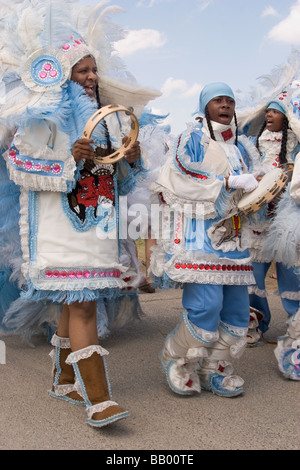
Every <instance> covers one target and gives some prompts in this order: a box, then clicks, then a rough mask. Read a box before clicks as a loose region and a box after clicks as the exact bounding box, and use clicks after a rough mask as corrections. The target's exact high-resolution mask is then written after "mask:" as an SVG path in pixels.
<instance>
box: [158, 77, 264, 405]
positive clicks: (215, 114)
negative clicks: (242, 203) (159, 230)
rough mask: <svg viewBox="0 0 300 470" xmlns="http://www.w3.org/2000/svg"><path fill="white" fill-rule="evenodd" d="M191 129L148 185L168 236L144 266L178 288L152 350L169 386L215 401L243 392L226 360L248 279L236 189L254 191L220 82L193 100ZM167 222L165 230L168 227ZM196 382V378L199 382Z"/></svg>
mask: <svg viewBox="0 0 300 470" xmlns="http://www.w3.org/2000/svg"><path fill="white" fill-rule="evenodd" d="M199 111H200V113H201V114H202V116H203V120H202V122H201V124H200V125H196V126H194V125H191V126H189V127H188V129H187V130H186V131H185V132H184V133H183V134H181V135H180V136H179V138H178V139H177V141H176V142H175V144H174V152H173V155H170V158H169V160H168V162H167V164H166V165H165V166H164V168H163V170H162V172H161V175H160V177H159V178H158V180H157V182H156V184H155V185H154V186H153V191H154V192H155V193H156V194H157V195H158V198H159V200H160V203H161V208H162V215H163V217H162V218H163V220H164V222H165V224H170V220H171V219H172V224H171V225H169V227H170V231H171V235H170V238H168V237H165V239H163V238H160V239H159V240H158V241H157V246H156V247H155V248H154V250H153V256H152V258H151V269H152V273H153V275H154V276H155V277H156V282H157V283H159V284H160V285H161V286H162V287H164V286H167V287H168V286H171V285H176V284H179V283H180V284H182V283H183V298H182V304H183V307H184V312H183V315H182V319H181V321H180V323H179V324H178V325H177V327H176V328H175V330H174V331H173V332H171V333H170V334H169V335H168V337H167V339H166V341H165V344H164V347H163V350H162V351H161V354H160V360H161V364H162V367H163V369H164V371H165V373H166V377H167V381H168V384H169V386H170V388H171V389H172V390H173V391H174V392H176V393H178V394H182V395H190V394H192V393H194V392H200V390H201V388H202V389H204V390H208V391H211V392H213V393H215V394H217V395H220V396H223V397H233V396H237V395H240V394H241V393H243V382H244V381H243V379H242V378H241V377H239V376H235V375H233V366H232V364H231V362H230V361H231V359H233V358H237V357H239V356H240V355H241V354H242V352H243V350H244V347H245V345H246V340H245V335H246V333H247V326H248V321H249V298H248V292H247V287H248V285H249V284H252V283H253V282H254V278H253V273H252V266H251V261H250V257H249V253H248V249H247V246H248V240H246V239H245V238H244V235H243V220H241V218H240V217H235V216H234V213H236V205H237V202H238V201H239V199H240V198H241V196H242V194H243V193H244V192H248V191H252V190H253V189H255V188H256V187H257V184H258V183H257V181H256V179H255V178H254V176H253V175H252V174H251V173H250V171H251V168H252V157H251V154H252V152H253V155H256V151H255V148H254V146H253V145H251V144H250V143H249V142H248V140H247V139H245V138H243V137H241V139H238V138H237V135H238V132H237V125H236V119H235V96H234V94H233V91H232V90H231V88H230V87H229V86H228V85H227V84H225V83H222V82H217V83H210V84H208V85H206V86H205V87H204V88H203V90H202V92H201V94H200V108H199ZM173 221H174V224H173ZM199 379H200V380H199Z"/></svg>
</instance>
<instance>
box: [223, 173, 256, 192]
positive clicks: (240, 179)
mask: <svg viewBox="0 0 300 470" xmlns="http://www.w3.org/2000/svg"><path fill="white" fill-rule="evenodd" d="M227 185H228V188H233V189H239V188H240V189H243V190H244V191H245V192H246V193H250V192H251V191H253V190H254V189H255V188H257V186H258V181H257V179H256V178H255V177H254V176H253V175H252V174H249V173H246V174H244V175H236V176H229V178H228V181H227Z"/></svg>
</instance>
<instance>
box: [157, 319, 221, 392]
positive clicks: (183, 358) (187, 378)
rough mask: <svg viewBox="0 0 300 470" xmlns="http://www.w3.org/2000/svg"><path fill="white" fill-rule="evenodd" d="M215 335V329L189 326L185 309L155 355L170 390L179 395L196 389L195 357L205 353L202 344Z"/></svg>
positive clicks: (197, 362) (211, 339)
mask: <svg viewBox="0 0 300 470" xmlns="http://www.w3.org/2000/svg"><path fill="white" fill-rule="evenodd" d="M217 337H218V335H217V333H212V332H209V331H205V330H201V329H200V328H197V327H195V326H193V325H192V324H191V323H190V322H189V320H188V318H187V313H186V312H184V313H183V315H182V318H181V321H180V323H179V324H178V325H177V327H176V328H175V330H174V331H172V333H170V334H169V335H168V336H167V338H166V341H165V344H164V347H163V349H162V351H161V353H160V356H159V358H160V362H161V365H162V368H163V370H164V371H165V374H166V377H167V381H168V384H169V386H170V388H171V389H172V390H173V392H175V393H178V394H180V395H192V394H193V393H194V392H198V393H200V391H201V387H200V381H199V376H198V373H197V371H198V364H199V360H200V359H201V358H203V357H206V355H207V350H206V348H207V347H208V346H210V345H211V344H212V343H213V342H214V341H215V340H216V339H217Z"/></svg>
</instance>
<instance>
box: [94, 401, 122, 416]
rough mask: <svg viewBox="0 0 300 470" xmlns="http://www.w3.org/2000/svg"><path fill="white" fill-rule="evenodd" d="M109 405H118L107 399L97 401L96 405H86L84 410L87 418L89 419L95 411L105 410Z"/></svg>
mask: <svg viewBox="0 0 300 470" xmlns="http://www.w3.org/2000/svg"><path fill="white" fill-rule="evenodd" d="M111 406H119V405H118V403H117V402H115V401H111V400H108V401H104V402H102V403H97V405H93V406H90V407H88V408H87V410H86V412H87V416H88V419H91V418H92V416H93V415H94V414H95V413H102V411H105V410H106V409H107V408H110V407H111Z"/></svg>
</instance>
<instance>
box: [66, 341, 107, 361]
mask: <svg viewBox="0 0 300 470" xmlns="http://www.w3.org/2000/svg"><path fill="white" fill-rule="evenodd" d="M94 353H97V354H99V355H100V356H107V355H108V354H109V353H108V351H107V350H106V349H104V348H102V346H100V345H93V346H87V347H86V348H83V349H79V350H78V351H74V352H72V353H71V354H69V356H68V357H67V359H66V364H69V365H71V364H76V363H77V362H79V361H81V360H82V359H88V358H89V357H91V356H92V355H93V354H94Z"/></svg>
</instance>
